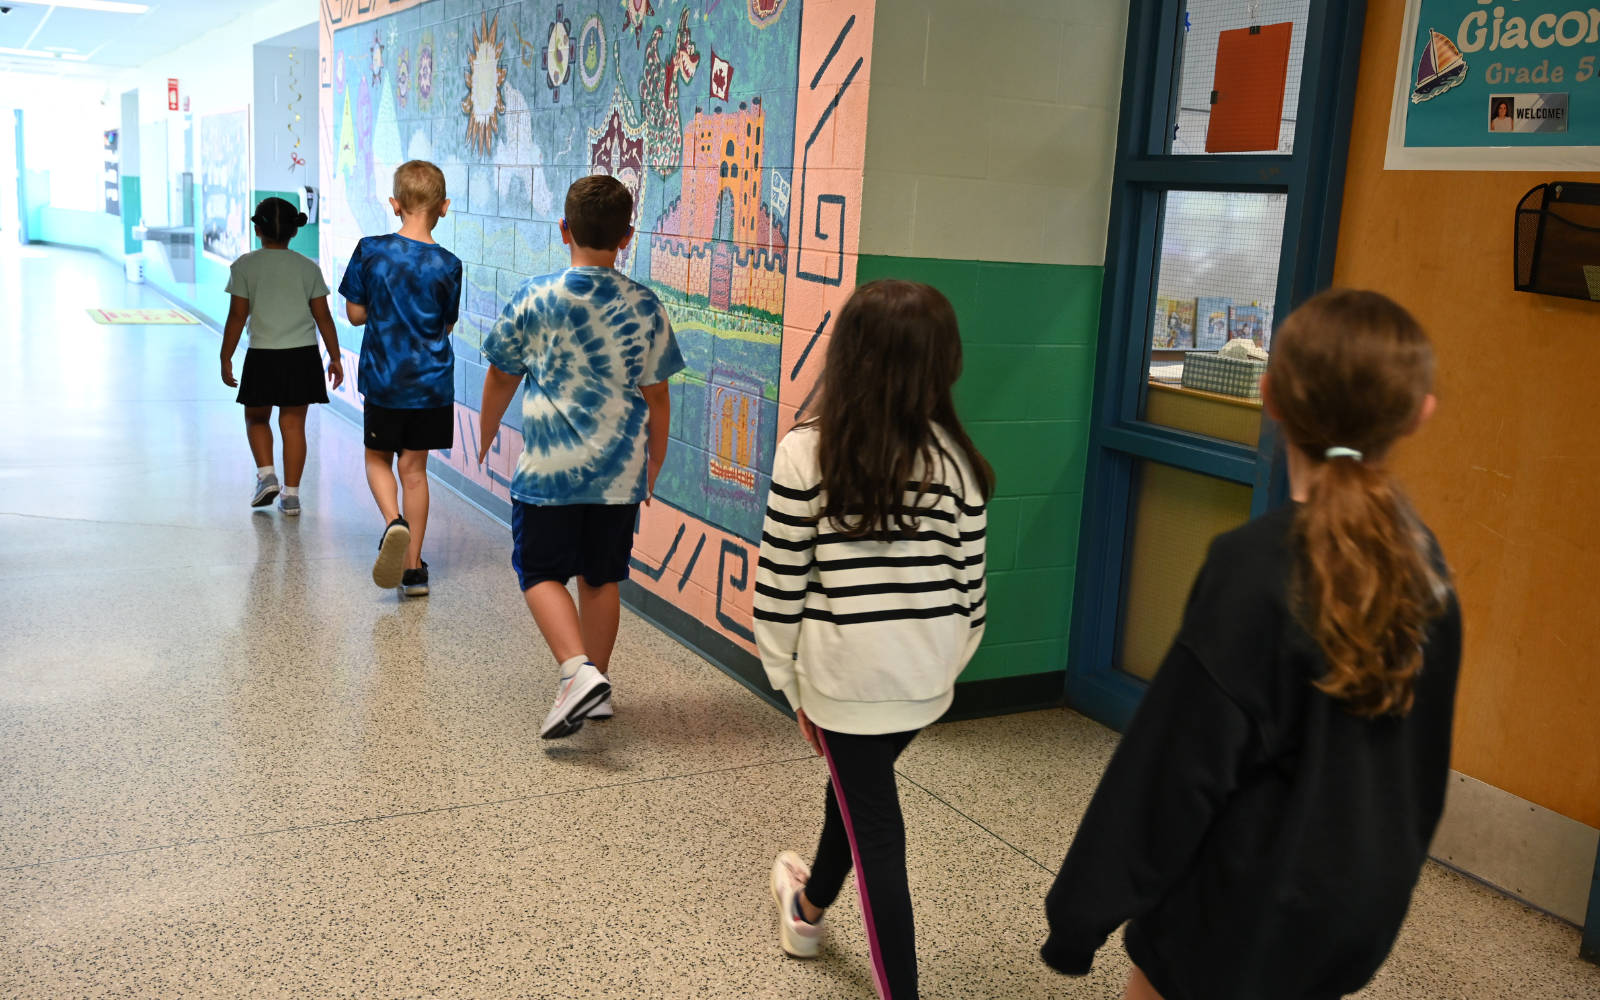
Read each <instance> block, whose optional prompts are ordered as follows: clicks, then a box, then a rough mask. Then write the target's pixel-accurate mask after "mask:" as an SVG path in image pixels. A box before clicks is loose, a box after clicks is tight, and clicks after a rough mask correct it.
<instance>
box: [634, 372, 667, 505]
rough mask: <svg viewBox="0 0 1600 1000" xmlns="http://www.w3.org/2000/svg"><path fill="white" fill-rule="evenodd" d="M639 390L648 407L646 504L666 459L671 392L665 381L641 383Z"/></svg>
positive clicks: (653, 494) (652, 493)
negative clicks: (649, 383)
mask: <svg viewBox="0 0 1600 1000" xmlns="http://www.w3.org/2000/svg"><path fill="white" fill-rule="evenodd" d="M639 392H640V393H641V394H642V395H643V396H644V404H645V405H646V406H648V407H649V408H650V425H649V427H650V438H649V441H648V442H647V445H646V447H647V449H648V452H647V454H648V457H647V459H646V464H645V470H646V471H645V485H646V488H647V489H648V491H649V492H647V493H646V494H645V500H644V502H645V503H646V504H648V503H649V502H650V498H651V497H653V496H655V495H656V476H658V475H660V474H661V465H662V463H663V462H665V461H666V460H667V432H668V430H669V429H670V428H671V426H672V393H671V391H670V390H669V389H668V387H667V383H666V382H657V383H656V384H655V385H641V386H640V387H639Z"/></svg>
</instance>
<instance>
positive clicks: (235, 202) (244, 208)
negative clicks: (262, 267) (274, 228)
mask: <svg viewBox="0 0 1600 1000" xmlns="http://www.w3.org/2000/svg"><path fill="white" fill-rule="evenodd" d="M250 215H251V211H250V111H249V109H248V108H235V109H233V110H231V111H221V112H218V113H217V114H213V115H203V116H201V118H200V240H201V245H202V247H203V248H204V249H205V253H206V256H208V257H211V258H213V259H215V260H219V261H221V262H222V263H224V264H232V263H233V262H234V261H235V260H237V259H238V258H239V257H240V255H242V254H244V253H247V252H248V251H249V250H250Z"/></svg>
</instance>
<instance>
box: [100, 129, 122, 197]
mask: <svg viewBox="0 0 1600 1000" xmlns="http://www.w3.org/2000/svg"><path fill="white" fill-rule="evenodd" d="M104 149H105V153H106V159H105V173H104V181H105V189H106V214H107V215H121V214H122V161H121V159H120V158H119V157H118V155H117V130H116V129H111V130H109V131H107V132H106V133H105V146H104Z"/></svg>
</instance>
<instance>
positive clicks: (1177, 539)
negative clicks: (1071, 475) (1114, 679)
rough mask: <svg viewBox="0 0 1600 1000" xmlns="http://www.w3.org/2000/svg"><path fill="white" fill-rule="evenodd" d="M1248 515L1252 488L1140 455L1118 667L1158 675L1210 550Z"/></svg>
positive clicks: (1139, 674)
mask: <svg viewBox="0 0 1600 1000" xmlns="http://www.w3.org/2000/svg"><path fill="white" fill-rule="evenodd" d="M1249 519H1250V487H1248V486H1245V485H1244V484H1242V483H1232V482H1228V481H1227V480H1225V479H1216V478H1214V477H1212V476H1206V475H1202V474H1201V473H1198V472H1190V471H1188V470H1187V469H1179V468H1174V467H1173V466H1170V465H1162V464H1160V463H1159V462H1148V461H1144V460H1142V459H1141V460H1140V461H1139V467H1138V470H1137V477H1136V479H1135V493H1134V500H1133V511H1132V517H1131V518H1130V521H1131V527H1132V530H1133V544H1132V545H1131V546H1129V549H1128V572H1127V580H1128V589H1127V606H1126V610H1125V612H1124V614H1123V617H1122V654H1121V664H1120V665H1121V667H1122V669H1123V670H1125V671H1127V672H1128V673H1130V674H1133V675H1134V676H1135V677H1141V678H1143V679H1145V680H1149V679H1150V678H1152V677H1154V676H1155V675H1156V669H1157V668H1158V667H1160V666H1161V660H1162V658H1163V657H1165V656H1166V655H1167V650H1168V649H1169V648H1170V647H1171V646H1172V640H1173V638H1174V637H1175V636H1176V635H1177V634H1178V626H1179V625H1180V624H1182V621H1183V607H1184V603H1185V602H1186V601H1187V600H1188V599H1189V588H1190V587H1191V586H1193V585H1194V578H1195V575H1196V574H1198V573H1199V572H1200V565H1201V563H1203V562H1205V558H1206V548H1207V547H1208V546H1209V545H1210V544H1211V540H1212V539H1213V538H1215V537H1217V536H1218V535H1220V534H1221V533H1222V532H1224V531H1230V530H1232V529H1233V528H1237V527H1238V526H1239V525H1241V524H1243V523H1245V522H1246V521H1248V520H1249Z"/></svg>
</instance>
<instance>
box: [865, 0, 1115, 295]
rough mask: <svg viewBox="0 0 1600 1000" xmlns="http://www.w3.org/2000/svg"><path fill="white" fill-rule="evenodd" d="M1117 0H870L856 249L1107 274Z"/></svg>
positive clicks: (909, 255)
mask: <svg viewBox="0 0 1600 1000" xmlns="http://www.w3.org/2000/svg"><path fill="white" fill-rule="evenodd" d="M1127 18H1128V9H1127V4H1126V2H1123V0H1063V2H1049V0H1027V2H1018V0H877V14H876V22H875V25H874V28H873V32H874V35H873V48H872V60H873V61H872V98H871V105H870V111H869V117H868V127H867V158H866V183H865V187H864V189H863V192H862V206H863V212H862V223H861V252H862V253H865V254H883V255H891V256H899V257H936V258H944V259H949V260H992V261H1017V262H1022V263H1040V264H1088V265H1094V266H1098V265H1100V264H1102V263H1103V262H1104V258H1105V241H1106V222H1107V215H1108V212H1109V209H1110V202H1111V168H1112V159H1113V155H1114V153H1115V150H1116V141H1117V107H1118V99H1119V97H1120V94H1121V90H1122V54H1123V48H1124V46H1125V44H1126V34H1127Z"/></svg>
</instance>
